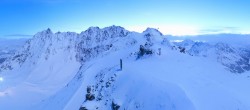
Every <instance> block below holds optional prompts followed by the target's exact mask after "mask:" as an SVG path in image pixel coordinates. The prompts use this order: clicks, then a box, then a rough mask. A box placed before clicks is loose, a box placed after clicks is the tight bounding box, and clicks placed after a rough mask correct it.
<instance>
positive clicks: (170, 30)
mask: <svg viewBox="0 0 250 110" xmlns="http://www.w3.org/2000/svg"><path fill="white" fill-rule="evenodd" d="M110 25H119V26H122V27H125V28H126V29H128V30H133V31H138V32H141V31H143V30H145V28H146V27H153V28H158V29H159V30H160V31H161V32H163V33H164V34H172V35H195V34H213V33H243V34H246V33H250V0H0V37H13V36H23V37H29V35H33V34H35V33H36V32H38V31H42V30H44V29H47V28H48V27H49V28H51V29H52V31H54V32H56V31H74V32H81V31H84V30H85V29H87V28H88V27H90V26H99V27H106V26H110Z"/></svg>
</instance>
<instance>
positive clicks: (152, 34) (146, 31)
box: [143, 28, 163, 36]
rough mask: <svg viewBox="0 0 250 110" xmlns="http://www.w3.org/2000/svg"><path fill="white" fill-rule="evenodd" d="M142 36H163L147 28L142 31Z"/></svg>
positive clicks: (153, 29) (157, 31) (156, 30)
mask: <svg viewBox="0 0 250 110" xmlns="http://www.w3.org/2000/svg"><path fill="white" fill-rule="evenodd" d="M143 34H144V35H146V34H150V35H151V36H162V35H163V34H162V33H161V32H160V31H159V30H158V29H155V28H147V29H146V30H145V31H143Z"/></svg>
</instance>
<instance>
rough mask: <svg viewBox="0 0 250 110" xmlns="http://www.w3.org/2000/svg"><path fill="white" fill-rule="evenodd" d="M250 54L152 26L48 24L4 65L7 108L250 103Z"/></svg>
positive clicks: (212, 107) (0, 101)
mask: <svg viewBox="0 0 250 110" xmlns="http://www.w3.org/2000/svg"><path fill="white" fill-rule="evenodd" d="M140 47H143V48H140ZM249 58H250V52H249V50H248V48H243V47H238V46H237V47H234V46H232V45H231V44H228V43H223V42H222V43H214V42H213V43H209V42H202V43H201V42H197V41H193V40H184V41H183V42H170V41H169V40H168V38H167V37H166V36H164V35H162V34H161V33H160V32H159V31H158V30H156V29H152V28H148V29H147V30H145V31H144V32H143V33H136V32H129V31H127V30H125V29H124V28H122V27H119V26H111V27H106V28H103V29H100V28H98V27H90V28H89V29H88V30H86V31H83V32H82V33H80V34H77V33H73V32H63V33H53V32H52V31H51V30H50V29H48V30H45V31H42V32H39V33H38V34H36V35H35V36H34V38H33V39H31V40H29V41H28V42H27V43H26V44H25V45H24V46H23V48H22V49H20V50H19V51H17V52H16V53H15V54H14V55H13V56H11V57H9V58H8V59H7V60H6V61H4V62H3V63H2V64H0V77H2V78H3V81H0V110H79V109H80V110H84V109H88V110H95V109H98V110H118V109H119V110H250V95H249V93H250V89H249V87H250V71H249V65H250V64H249ZM120 59H122V69H121V68H120Z"/></svg>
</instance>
